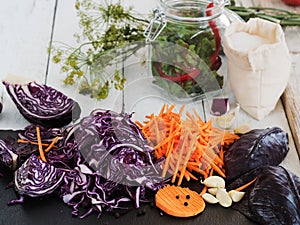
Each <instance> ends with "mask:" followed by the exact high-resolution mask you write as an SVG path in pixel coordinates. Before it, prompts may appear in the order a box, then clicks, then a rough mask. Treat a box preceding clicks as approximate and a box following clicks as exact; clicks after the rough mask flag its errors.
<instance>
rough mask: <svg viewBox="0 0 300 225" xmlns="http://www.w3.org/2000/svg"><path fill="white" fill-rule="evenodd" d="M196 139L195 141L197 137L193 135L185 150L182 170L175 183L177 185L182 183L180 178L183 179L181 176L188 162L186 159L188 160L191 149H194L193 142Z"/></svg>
mask: <svg viewBox="0 0 300 225" xmlns="http://www.w3.org/2000/svg"><path fill="white" fill-rule="evenodd" d="M190 135H191V134H190ZM196 141H197V139H196V138H195V137H194V138H193V139H192V140H191V142H190V145H189V149H188V151H187V154H186V156H185V159H184V162H183V167H182V172H181V173H180V177H179V180H178V183H177V185H178V186H179V185H181V183H182V179H183V176H184V172H185V170H186V166H187V163H188V161H189V159H190V156H191V154H192V152H193V150H194V148H195V143H196Z"/></svg>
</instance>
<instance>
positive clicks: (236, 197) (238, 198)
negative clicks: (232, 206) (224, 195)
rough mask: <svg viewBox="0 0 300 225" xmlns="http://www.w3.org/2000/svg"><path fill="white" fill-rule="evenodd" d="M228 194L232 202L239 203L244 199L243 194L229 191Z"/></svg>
mask: <svg viewBox="0 0 300 225" xmlns="http://www.w3.org/2000/svg"><path fill="white" fill-rule="evenodd" d="M228 194H229V196H230V198H231V199H232V201H233V202H239V201H241V200H242V198H243V197H244V195H245V192H243V191H236V190H231V191H229V192H228Z"/></svg>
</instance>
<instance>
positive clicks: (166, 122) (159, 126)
mask: <svg viewBox="0 0 300 225" xmlns="http://www.w3.org/2000/svg"><path fill="white" fill-rule="evenodd" d="M184 107H185V105H182V106H181V108H180V110H179V113H177V112H174V111H173V110H174V108H175V104H173V105H168V104H164V105H163V107H162V108H161V109H160V111H159V114H158V115H154V114H151V115H150V116H146V118H147V119H148V121H145V122H143V124H141V123H138V125H139V126H141V125H142V126H141V127H140V128H141V130H142V132H143V134H144V136H145V138H147V140H149V142H150V143H151V145H152V146H153V149H154V151H155V155H156V156H157V157H158V158H160V157H165V158H166V160H165V162H164V165H163V171H162V176H163V177H164V176H166V173H167V172H170V173H173V177H172V182H173V183H174V182H175V180H176V179H177V177H178V178H179V179H178V185H180V184H181V182H182V180H183V179H187V180H190V179H193V178H192V174H191V172H195V173H198V174H199V175H200V176H201V177H208V176H209V174H212V173H213V172H216V173H218V174H220V176H223V177H225V175H226V171H225V170H224V168H223V166H224V152H225V149H227V148H228V146H229V145H230V144H232V143H233V142H234V141H236V140H237V139H238V138H239V137H238V136H237V135H235V134H233V133H230V132H229V131H224V130H221V129H218V128H215V127H213V123H212V119H211V120H209V121H207V122H204V121H203V120H202V119H201V117H200V115H199V114H198V113H197V112H196V111H195V110H193V114H191V113H190V112H184ZM183 113H185V114H186V117H185V119H184V120H182V119H181V117H182V116H183ZM187 133H188V134H187ZM194 141H195V144H193V145H194V147H193V148H191V146H190V145H191V144H192V143H193V142H194ZM180 167H181V168H180ZM194 178H195V176H194Z"/></svg>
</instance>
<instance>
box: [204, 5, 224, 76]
mask: <svg viewBox="0 0 300 225" xmlns="http://www.w3.org/2000/svg"><path fill="white" fill-rule="evenodd" d="M213 7H214V3H213V2H211V3H209V4H208V5H207V7H206V16H212V11H211V10H209V9H211V8H213ZM208 24H209V26H210V28H211V29H212V32H213V33H214V37H215V42H216V49H215V51H214V53H213V54H212V55H211V57H210V69H211V70H217V69H218V68H219V67H220V66H221V58H220V56H219V54H220V50H221V36H220V32H219V29H218V26H217V24H216V22H215V21H213V20H209V21H208Z"/></svg>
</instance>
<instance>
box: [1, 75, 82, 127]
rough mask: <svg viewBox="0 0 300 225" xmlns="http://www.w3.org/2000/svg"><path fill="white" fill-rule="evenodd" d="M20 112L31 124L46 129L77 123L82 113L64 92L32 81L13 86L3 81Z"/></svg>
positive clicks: (77, 105)
mask: <svg viewBox="0 0 300 225" xmlns="http://www.w3.org/2000/svg"><path fill="white" fill-rule="evenodd" d="M3 84H4V85H5V87H6V90H7V92H8V94H9V96H10V97H11V99H12V100H13V102H14V103H15V105H16V107H17V108H18V110H19V112H20V113H21V114H22V115H23V116H24V118H25V119H26V120H28V121H29V122H30V123H33V124H38V125H41V126H44V127H48V128H50V127H62V126H65V125H67V124H69V123H70V122H72V121H76V120H77V119H78V118H79V116H80V113H81V109H80V106H79V104H78V103H77V102H76V101H74V100H73V99H71V98H68V97H67V96H66V95H64V94H63V93H62V92H60V91H58V90H56V89H55V88H52V87H50V86H47V85H41V84H38V83H37V82H35V81H31V82H28V83H25V84H13V83H9V82H7V81H3Z"/></svg>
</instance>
